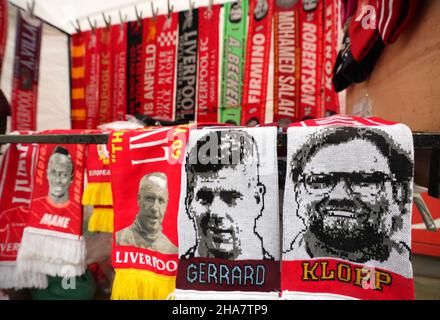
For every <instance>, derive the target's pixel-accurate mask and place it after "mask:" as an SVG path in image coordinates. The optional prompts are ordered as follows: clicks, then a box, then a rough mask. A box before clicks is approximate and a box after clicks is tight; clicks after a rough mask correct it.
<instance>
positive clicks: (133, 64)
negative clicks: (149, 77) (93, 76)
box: [127, 20, 143, 115]
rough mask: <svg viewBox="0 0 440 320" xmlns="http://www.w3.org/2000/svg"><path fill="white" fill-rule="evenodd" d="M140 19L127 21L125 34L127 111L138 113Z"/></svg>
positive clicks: (139, 96) (140, 51)
mask: <svg viewBox="0 0 440 320" xmlns="http://www.w3.org/2000/svg"><path fill="white" fill-rule="evenodd" d="M142 30H143V25H142V23H141V22H140V21H137V20H136V21H130V22H129V23H128V35H127V113H128V114H132V115H134V114H136V113H140V109H141V93H142V90H141V85H142V58H143V54H142V32H143V31H142Z"/></svg>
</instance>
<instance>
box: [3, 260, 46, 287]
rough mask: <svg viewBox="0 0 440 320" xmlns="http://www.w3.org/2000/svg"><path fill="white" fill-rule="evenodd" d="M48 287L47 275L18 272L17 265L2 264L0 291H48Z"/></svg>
mask: <svg viewBox="0 0 440 320" xmlns="http://www.w3.org/2000/svg"><path fill="white" fill-rule="evenodd" d="M47 285H48V282H47V276H46V275H45V274H42V273H35V272H18V270H17V266H16V264H15V263H13V264H8V265H3V264H0V289H15V290H20V289H24V288H38V289H46V288H47Z"/></svg>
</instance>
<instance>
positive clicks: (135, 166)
mask: <svg viewBox="0 0 440 320" xmlns="http://www.w3.org/2000/svg"><path fill="white" fill-rule="evenodd" d="M190 129H191V126H190V125H182V126H175V127H146V128H143V129H138V130H126V131H114V132H112V133H111V134H110V136H109V141H108V150H109V152H110V170H111V186H112V193H113V200H114V202H113V205H114V212H115V218H114V237H113V239H114V240H113V255H112V262H113V267H114V268H115V272H116V275H115V279H114V282H113V290H112V297H111V298H112V299H117V300H118V299H123V300H126V299H136V300H137V299H147V300H163V299H166V298H167V296H168V295H169V294H170V293H171V292H172V291H173V289H174V287H175V281H176V280H175V279H176V272H177V263H178V256H177V253H178V239H177V212H178V208H179V197H180V172H181V163H182V159H183V155H184V150H185V147H186V141H187V140H188V134H189V130H190Z"/></svg>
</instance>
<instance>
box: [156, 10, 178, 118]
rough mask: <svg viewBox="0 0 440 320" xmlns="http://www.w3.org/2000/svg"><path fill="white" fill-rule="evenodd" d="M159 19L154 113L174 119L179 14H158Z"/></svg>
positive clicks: (157, 115)
mask: <svg viewBox="0 0 440 320" xmlns="http://www.w3.org/2000/svg"><path fill="white" fill-rule="evenodd" d="M157 20H158V21H157V56H156V57H157V63H156V65H157V81H156V83H155V87H154V92H155V98H154V101H155V104H154V115H155V117H156V118H157V119H160V120H169V121H174V119H175V104H174V102H175V99H174V97H175V96H174V95H175V92H176V89H175V87H174V84H175V76H176V51H177V40H178V32H179V29H178V28H179V14H178V13H176V12H175V13H172V14H170V15H169V16H167V15H162V16H158V17H157Z"/></svg>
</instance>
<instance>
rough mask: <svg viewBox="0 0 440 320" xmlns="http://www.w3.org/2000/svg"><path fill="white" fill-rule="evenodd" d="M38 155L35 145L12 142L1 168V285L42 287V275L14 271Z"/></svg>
mask: <svg viewBox="0 0 440 320" xmlns="http://www.w3.org/2000/svg"><path fill="white" fill-rule="evenodd" d="M36 155H37V145H35V144H11V145H9V146H8V149H7V150H6V152H5V153H4V155H3V158H2V163H1V167H0V198H1V201H0V288H2V289H12V288H14V289H17V290H18V289H21V288H31V287H37V288H45V287H46V286H47V278H46V276H45V275H43V274H40V273H34V272H23V273H20V272H17V268H16V259H17V251H18V248H19V246H20V243H21V238H22V235H23V229H24V227H25V226H26V221H27V218H28V215H29V204H30V202H31V193H32V189H33V182H34V181H33V176H34V171H35V162H36Z"/></svg>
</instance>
